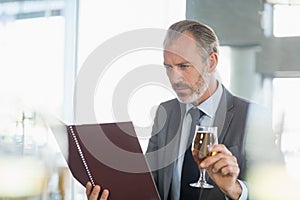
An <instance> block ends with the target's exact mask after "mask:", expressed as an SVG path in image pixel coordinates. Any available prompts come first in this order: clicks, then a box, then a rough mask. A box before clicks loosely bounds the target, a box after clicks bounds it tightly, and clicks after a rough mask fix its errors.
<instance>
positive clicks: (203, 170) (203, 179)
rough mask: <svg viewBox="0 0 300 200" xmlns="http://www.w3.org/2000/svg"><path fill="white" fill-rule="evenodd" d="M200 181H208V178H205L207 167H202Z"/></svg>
mask: <svg viewBox="0 0 300 200" xmlns="http://www.w3.org/2000/svg"><path fill="white" fill-rule="evenodd" d="M199 182H203V183H206V180H205V169H200V178H199Z"/></svg>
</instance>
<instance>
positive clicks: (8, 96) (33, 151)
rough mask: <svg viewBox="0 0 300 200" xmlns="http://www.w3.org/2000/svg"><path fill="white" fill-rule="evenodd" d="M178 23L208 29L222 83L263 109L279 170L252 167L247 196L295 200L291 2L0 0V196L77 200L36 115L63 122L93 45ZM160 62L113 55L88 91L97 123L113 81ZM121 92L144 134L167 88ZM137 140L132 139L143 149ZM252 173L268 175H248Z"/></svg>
mask: <svg viewBox="0 0 300 200" xmlns="http://www.w3.org/2000/svg"><path fill="white" fill-rule="evenodd" d="M182 19H196V20H199V21H201V22H204V23H206V24H208V25H209V26H211V27H212V28H213V29H214V30H215V32H216V34H217V35H218V37H219V40H220V44H221V51H220V61H219V65H218V73H219V76H220V80H222V83H223V84H224V85H225V86H226V87H227V88H228V89H229V90H230V91H231V92H232V93H234V94H236V95H238V96H241V97H243V98H246V99H249V100H252V101H255V102H257V103H260V104H263V105H264V106H266V107H267V108H268V109H270V111H271V112H272V116H273V129H274V133H275V134H276V138H277V140H276V142H277V145H279V147H280V149H281V151H282V152H283V154H284V158H285V166H284V168H280V169H278V168H270V167H266V169H264V168H260V169H259V170H257V171H256V172H255V175H254V176H253V179H254V181H257V183H258V184H257V188H263V190H259V189H256V190H254V191H255V194H253V196H255V197H256V199H272V200H274V199H299V198H300V195H299V191H297V189H296V186H297V185H299V184H300V172H299V170H298V169H299V167H300V144H299V139H300V126H299V125H298V121H299V117H297V116H298V113H299V112H300V106H299V102H300V94H299V89H300V58H299V52H300V51H299V50H300V26H299V25H298V24H299V19H300V1H298V0H247V1H245V0H244V1H241V0H231V1H222V0H214V1H211V0H152V1H140V0H130V1H122V0H115V1H98V0H84V1H83V0H0V70H1V71H0V94H1V97H0V120H1V121H0V199H3V200H4V199H41V200H47V199H49V200H58V199H63V200H67V199H72V200H79V199H81V200H82V199H85V195H84V188H83V187H82V186H81V185H80V184H79V183H77V181H76V180H74V179H73V178H72V176H71V174H70V172H69V170H68V167H67V165H66V162H65V160H64V158H63V157H62V154H61V152H60V149H59V148H58V146H57V144H56V141H55V139H54V137H53V135H52V133H51V132H50V131H49V129H48V127H47V125H46V124H45V122H44V121H43V119H41V118H40V116H39V115H38V114H37V113H38V112H40V111H49V112H52V113H55V114H57V115H58V116H60V117H61V118H62V119H64V121H66V122H70V123H72V122H73V121H74V112H75V111H74V86H75V83H76V78H77V76H78V74H79V72H80V69H81V67H82V66H83V65H84V62H85V61H86V59H87V58H88V57H89V55H90V54H91V53H92V52H93V51H94V50H95V49H96V48H97V47H98V46H101V45H102V44H103V43H104V42H105V41H107V40H110V39H111V38H113V37H115V36H118V35H120V34H122V33H124V32H127V31H132V30H137V29H141V28H155V29H157V28H158V29H164V30H165V29H167V28H168V27H169V26H170V25H171V24H172V23H174V22H176V21H178V20H182ZM144 39H145V40H147V39H149V38H144ZM132 42H133V43H134V42H135V41H132ZM120 45H122V44H120ZM103 56H105V55H103ZM162 62H163V61H162V51H161V49H141V50H136V49H135V50H132V51H130V52H126V54H125V55H120V56H119V57H118V58H114V59H113V60H112V61H111V63H110V64H109V67H106V68H104V69H105V70H103V73H102V75H101V78H99V80H98V85H97V87H96V89H95V93H94V100H93V101H94V112H95V115H96V117H97V121H98V122H99V123H104V122H111V121H116V118H115V113H114V112H113V106H114V105H113V103H112V102H113V101H114V100H113V98H114V96H113V95H114V91H115V90H116V87H117V85H118V83H119V81H120V80H121V79H123V78H126V76H127V75H128V74H130V72H132V71H134V70H135V69H138V68H140V67H145V66H146V65H149V64H151V65H152V66H158V67H162ZM99 66H101V63H99ZM160 75H161V76H164V74H159V76H160ZM162 79H163V77H162ZM129 92H130V95H129V99H123V100H120V102H121V104H122V105H124V107H126V108H127V112H128V115H129V120H132V121H133V122H134V125H135V126H136V127H137V129H139V127H143V128H144V130H146V129H147V131H149V130H150V129H151V124H152V120H153V116H154V112H155V109H156V107H157V106H158V104H159V103H160V102H162V101H165V100H168V99H170V98H173V97H174V93H173V92H172V91H171V89H170V88H169V86H166V85H161V84H155V83H152V82H149V81H145V82H143V83H142V84H140V85H138V86H137V87H135V88H134V90H133V91H129ZM147 136H149V133H147V134H144V133H143V137H140V138H139V139H140V142H141V147H142V149H143V150H144V151H145V148H146V145H147V140H148V138H149V137H147ZM261 174H264V176H266V175H267V176H268V179H265V180H264V181H262V180H261V179H256V178H257V177H258V176H259V175H261ZM287 193H288V194H289V195H291V196H290V197H288V196H286V195H287Z"/></svg>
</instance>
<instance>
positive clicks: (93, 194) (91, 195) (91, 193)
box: [85, 182, 109, 200]
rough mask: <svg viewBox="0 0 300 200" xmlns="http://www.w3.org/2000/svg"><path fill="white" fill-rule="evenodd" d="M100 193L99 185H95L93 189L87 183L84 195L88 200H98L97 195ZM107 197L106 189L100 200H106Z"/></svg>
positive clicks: (89, 183)
mask: <svg viewBox="0 0 300 200" xmlns="http://www.w3.org/2000/svg"><path fill="white" fill-rule="evenodd" d="M100 191H101V187H100V186H99V185H96V186H95V187H93V186H92V184H91V182H88V183H87V184H86V189H85V193H86V196H87V197H88V200H98V197H99V194H100ZM108 196H109V191H108V190H107V189H104V190H103V192H102V194H101V197H100V200H107V199H108Z"/></svg>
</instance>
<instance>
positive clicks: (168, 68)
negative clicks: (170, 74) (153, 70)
mask: <svg viewBox="0 0 300 200" xmlns="http://www.w3.org/2000/svg"><path fill="white" fill-rule="evenodd" d="M164 66H165V68H166V70H171V69H172V67H171V66H170V65H164Z"/></svg>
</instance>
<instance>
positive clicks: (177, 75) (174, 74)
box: [168, 67, 184, 82]
mask: <svg viewBox="0 0 300 200" xmlns="http://www.w3.org/2000/svg"><path fill="white" fill-rule="evenodd" d="M168 76H169V79H170V80H171V81H172V82H178V81H183V80H184V77H183V75H182V72H181V71H180V70H179V69H178V68H176V67H174V68H172V70H170V71H169V72H168Z"/></svg>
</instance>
